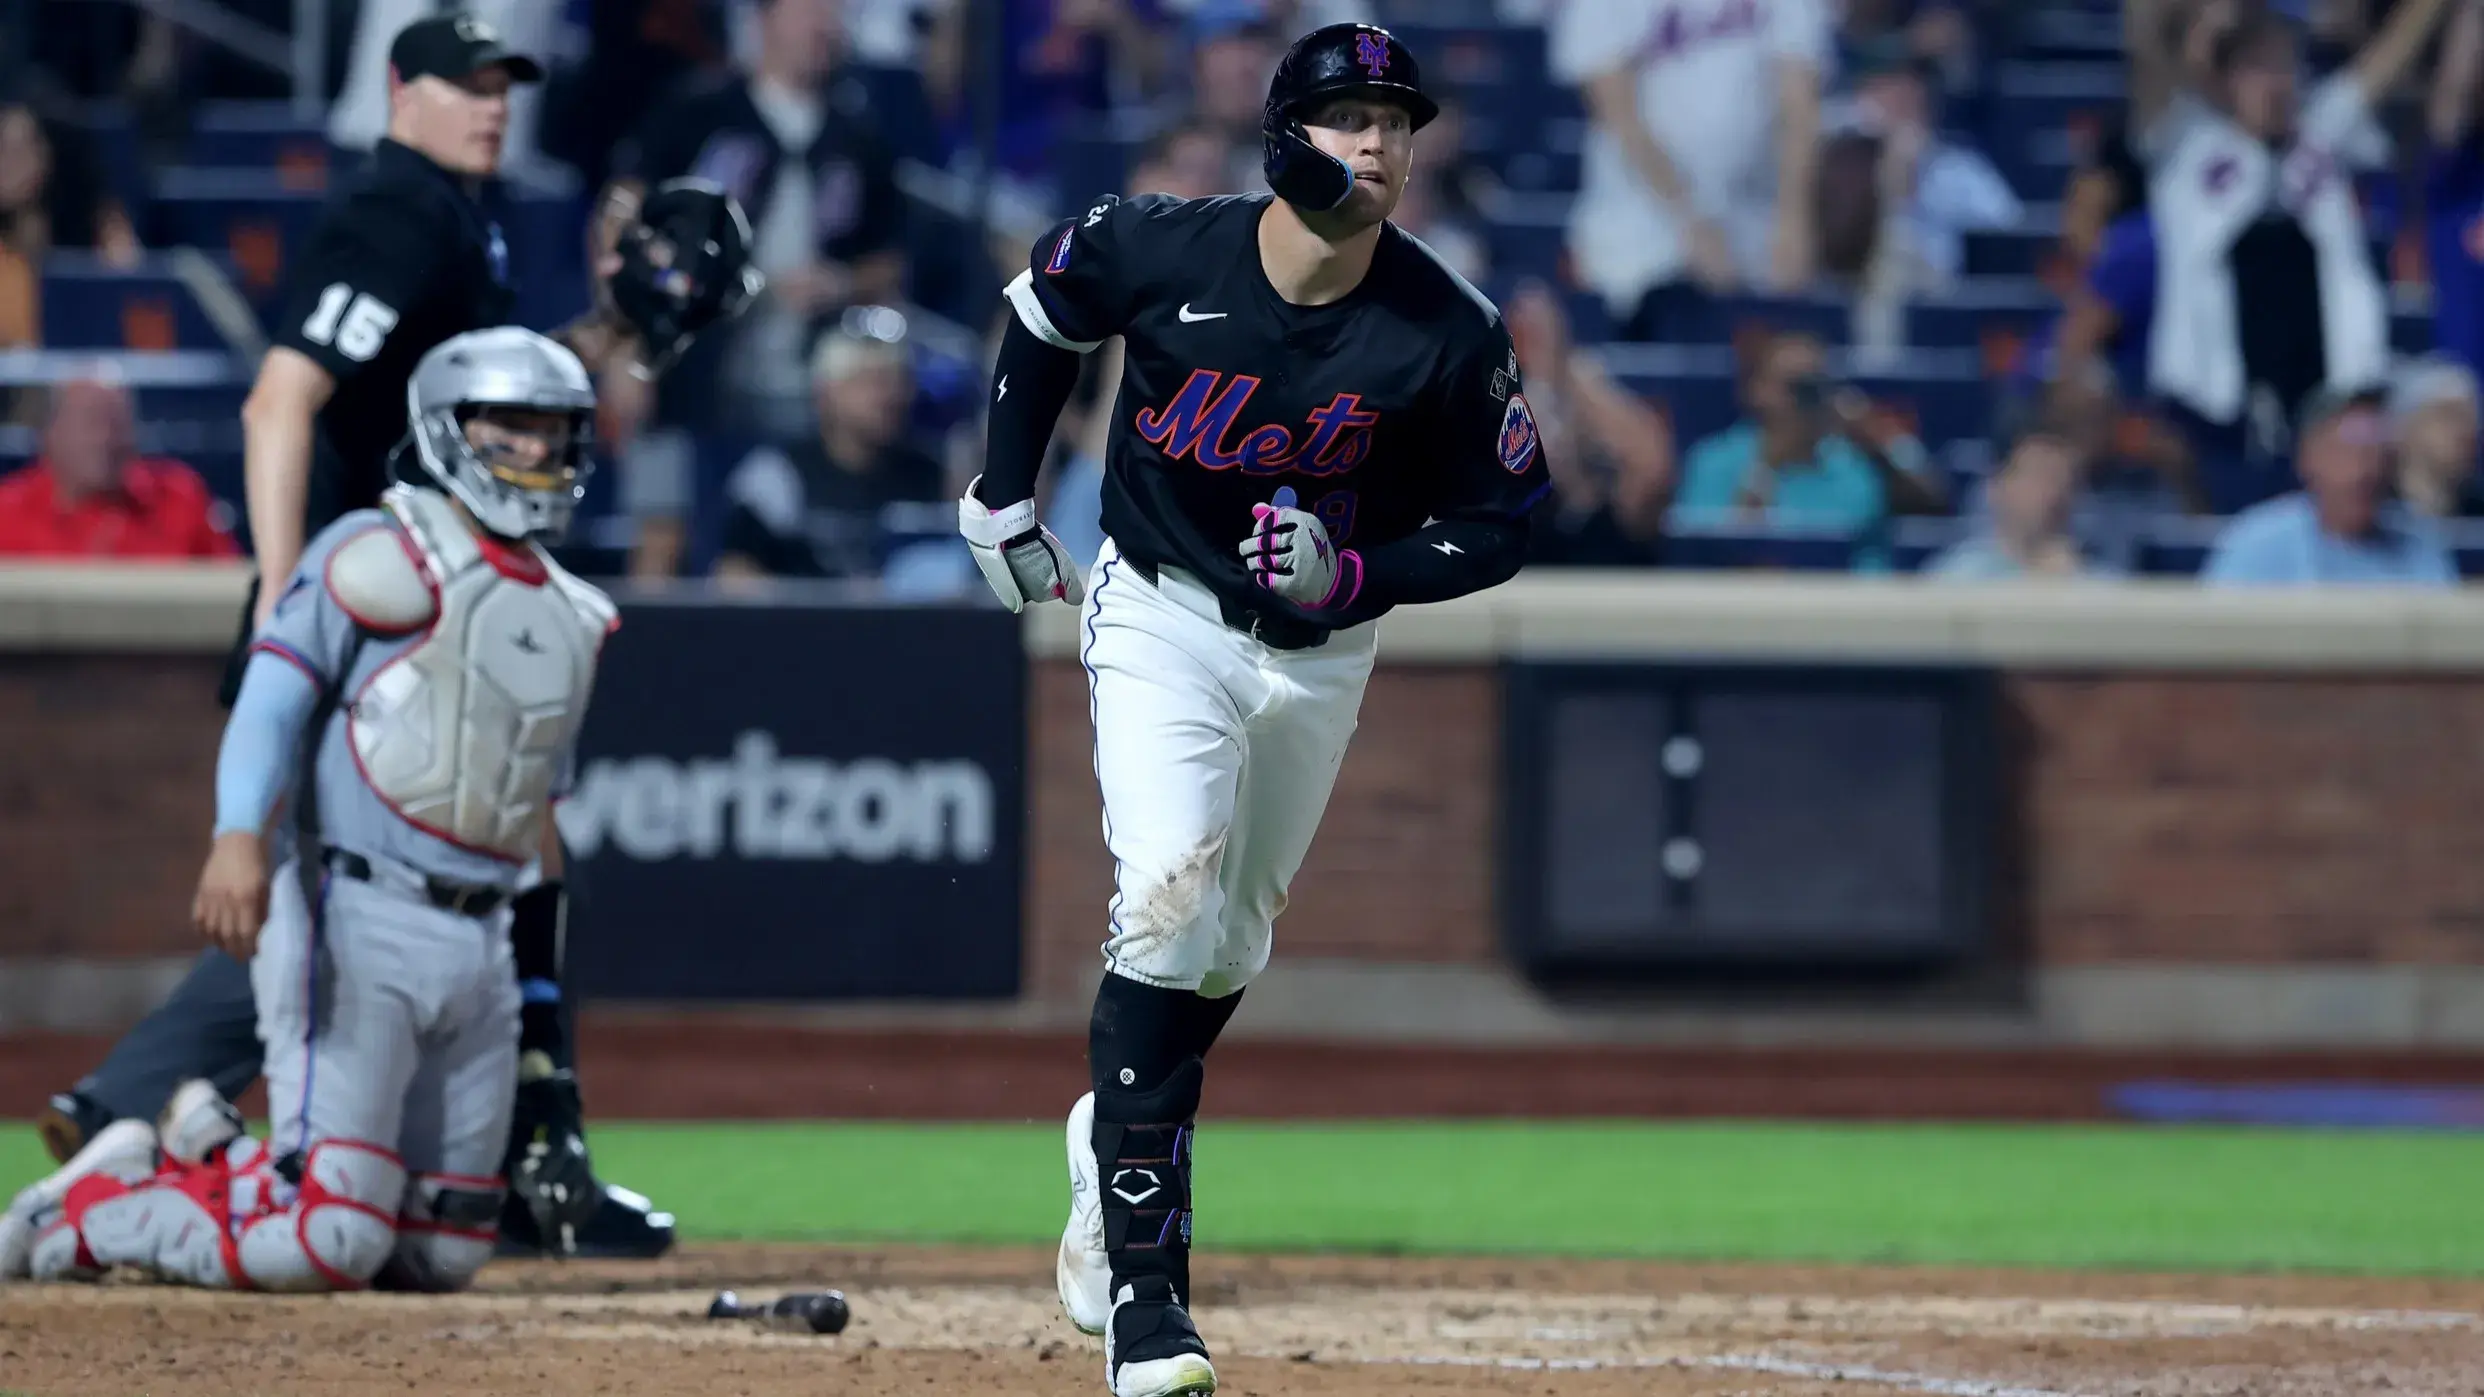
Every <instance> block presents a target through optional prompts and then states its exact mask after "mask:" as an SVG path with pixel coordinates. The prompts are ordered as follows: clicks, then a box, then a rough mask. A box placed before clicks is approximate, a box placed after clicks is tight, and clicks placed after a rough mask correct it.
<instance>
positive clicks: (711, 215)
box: [36, 180, 761, 1256]
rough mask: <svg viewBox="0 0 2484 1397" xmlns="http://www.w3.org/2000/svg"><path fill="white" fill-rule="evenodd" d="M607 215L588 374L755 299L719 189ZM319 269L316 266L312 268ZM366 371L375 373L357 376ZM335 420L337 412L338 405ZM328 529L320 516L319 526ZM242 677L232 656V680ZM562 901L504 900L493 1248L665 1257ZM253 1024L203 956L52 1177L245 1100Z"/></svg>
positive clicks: (53, 1113) (571, 335) (100, 1089)
mask: <svg viewBox="0 0 2484 1397" xmlns="http://www.w3.org/2000/svg"><path fill="white" fill-rule="evenodd" d="M364 202H366V203H367V202H369V201H368V200H365V201H364ZM604 215H605V217H604V223H603V224H602V225H601V226H600V227H599V229H598V232H597V239H596V243H597V249H598V266H597V278H596V309H595V312H594V313H593V314H591V315H590V316H588V317H586V318H585V319H583V320H581V321H580V322H578V323H577V324H575V325H572V326H570V327H568V328H567V329H565V330H563V331H562V332H561V334H560V336H559V337H558V338H560V339H561V340H562V342H563V343H564V344H566V345H567V346H568V347H569V348H571V349H574V350H576V351H577V352H578V354H579V355H580V357H581V358H582V360H584V361H585V362H587V363H589V364H590V365H591V364H594V363H596V362H598V361H601V360H604V359H607V358H609V357H611V356H613V355H615V354H619V353H625V352H626V353H628V354H630V355H631V356H632V357H634V358H635V359H636V360H637V361H638V362H640V363H641V364H643V365H644V367H645V370H646V372H647V373H648V374H650V375H653V374H657V373H661V372H662V371H663V370H664V369H665V368H666V367H667V366H669V365H670V364H671V363H672V362H673V361H674V360H675V359H677V358H678V357H679V356H680V355H681V354H682V353H683V352H684V350H685V349H686V348H687V347H688V346H689V345H690V343H691V342H692V341H693V340H694V339H695V338H697V337H698V336H699V335H700V334H701V333H703V332H704V331H706V330H708V329H710V328H712V327H713V326H715V325H718V324H720V323H722V322H724V321H727V320H730V319H731V318H732V317H734V316H735V315H737V314H739V313H740V312H741V310H742V309H743V308H744V307H746V306H747V305H748V304H749V303H750V301H751V298H752V297H753V296H754V295H755V294H756V293H757V291H758V289H759V286H760V284H761V278H760V275H759V273H758V271H757V269H756V268H754V267H752V266H751V263H750V247H751V236H750V227H749V223H748V220H747V219H746V218H745V217H744V215H743V213H742V210H741V208H740V207H739V206H738V205H737V204H736V203H735V202H734V201H733V199H732V198H731V197H730V196H729V195H727V194H725V193H724V192H723V191H722V190H721V189H718V188H717V187H715V186H714V185H711V184H705V183H702V182H700V181H696V180H676V181H673V182H672V183H670V184H666V185H663V186H661V187H659V188H658V189H656V190H655V191H653V192H652V193H650V194H648V195H647V196H646V198H645V199H644V201H643V202H641V201H640V200H638V199H637V198H636V197H635V196H629V197H616V198H615V199H614V200H611V201H608V203H607V206H606V208H605V211H604ZM336 217H337V218H338V219H339V220H343V221H345V222H347V223H351V222H353V220H354V219H356V218H361V219H362V220H363V221H365V222H374V223H378V224H381V225H386V224H387V223H388V221H389V220H390V219H393V218H399V217H401V214H400V213H399V212H398V211H397V210H396V206H394V205H386V206H384V207H382V206H374V208H372V209H365V208H364V207H363V205H362V204H360V203H357V202H356V201H355V200H353V199H348V200H347V201H346V202H345V203H344V204H343V205H341V206H340V211H339V212H338V213H337V214H336ZM349 241H350V240H349ZM318 260H319V259H318V258H317V257H316V256H313V257H312V258H311V259H310V263H311V264H316V263H317V262H318ZM311 264H306V266H305V268H304V269H303V275H302V280H303V283H304V285H305V286H306V287H308V288H309V291H311V292H315V291H317V289H318V287H319V285H320V283H321V280H322V278H323V277H325V276H326V275H328V273H326V272H325V271H322V270H320V268H319V267H318V266H317V265H311ZM340 274H341V273H340ZM364 280H368V277H365V278H364ZM305 294H308V293H307V292H306V293H305ZM485 323H487V324H488V323H490V322H485ZM475 328H480V327H479V326H478V327H475ZM434 347H436V346H434ZM383 357H385V356H383ZM419 362H420V360H419V358H415V359H412V360H409V361H408V364H407V367H406V368H405V369H401V370H399V371H398V372H400V373H408V372H409V371H410V370H411V368H412V367H413V365H414V364H416V363H419ZM333 366H334V367H335V368H336V370H337V371H338V372H340V373H341V372H345V371H346V370H347V369H348V368H350V367H351V365H350V364H349V363H348V362H347V361H344V360H337V361H335V363H334V365H333ZM360 372H363V373H369V372H371V370H370V369H369V368H368V366H365V367H364V368H363V369H362V370H360ZM396 393H397V396H396V397H395V398H393V399H391V400H389V401H388V402H387V406H386V408H385V409H384V411H385V412H386V413H387V414H388V416H389V417H390V418H393V417H394V416H395V414H396V413H397V412H398V411H399V410H400V409H399V407H398V406H397V404H398V403H399V402H401V401H402V394H403V389H402V387H400V388H399V389H397V390H396ZM331 409H332V410H341V409H340V408H339V405H337V404H333V403H332V404H331ZM379 425H380V424H366V425H364V426H362V427H361V431H362V434H363V435H366V436H368V435H372V434H373V432H372V428H373V427H377V426H379ZM380 449H381V450H382V451H384V450H385V448H380ZM377 464H378V463H376V462H375V465H377ZM387 474H388V473H387V471H386V470H385V469H378V470H374V471H373V475H374V476H375V477H377V478H378V479H379V480H380V481H382V482H383V483H384V481H385V480H386V479H387ZM378 488H380V487H379V486H377V485H375V486H374V487H373V494H372V495H371V496H369V497H367V498H363V499H359V500H349V501H348V502H349V503H350V504H359V505H371V504H376V503H377V502H378V499H377V493H376V492H377V490H378ZM326 519H327V516H320V517H318V518H316V519H315V520H314V523H315V524H321V523H325V522H326ZM246 645H247V640H245V647H246ZM240 667H241V662H240V661H236V663H235V666H234V669H235V673H236V675H238V674H239V672H240ZM566 905H567V898H566V888H565V886H564V881H563V879H562V876H561V869H560V865H559V864H558V863H557V862H554V863H552V864H550V865H548V866H547V867H546V869H545V870H544V871H543V872H542V874H541V875H540V876H539V877H531V878H529V879H528V880H527V886H526V887H525V890H524V891H523V892H521V893H520V894H519V895H518V896H517V898H516V899H515V901H514V903H513V910H512V925H513V933H512V934H513V937H514V939H515V943H516V947H517V958H516V974H517V977H518V980H519V982H520V985H521V988H522V991H523V995H524V1006H523V1008H522V1010H521V1017H522V1023H523V1032H524V1040H523V1044H522V1047H523V1050H524V1051H523V1054H522V1056H521V1058H520V1060H519V1066H518V1072H519V1088H518V1110H517V1118H516V1122H515V1125H514V1127H513V1130H512V1133H511V1137H510V1140H509V1150H508V1158H507V1161H506V1173H507V1176H508V1178H509V1182H510V1192H509V1199H508V1205H507V1207H506V1209H505V1210H504V1212H503V1214H502V1217H501V1222H500V1237H501V1250H502V1251H503V1252H504V1253H508V1252H518V1253H528V1252H537V1251H546V1250H550V1251H559V1252H563V1253H575V1254H580V1255H590V1256H657V1255H661V1254H662V1253H663V1252H665V1251H666V1250H668V1249H669V1248H670V1247H671V1245H672V1242H673V1224H672V1218H671V1217H670V1215H668V1214H665V1213H661V1212H656V1211H653V1210H652V1209H651V1207H650V1206H649V1204H648V1202H647V1200H646V1199H645V1198H643V1197H641V1196H639V1195H638V1194H635V1193H632V1192H630V1191H629V1190H627V1189H623V1188H618V1187H613V1186H610V1185H607V1184H604V1183H602V1182H601V1181H599V1180H598V1179H596V1177H595V1176H594V1172H593V1167H592V1162H591V1160H590V1158H589V1155H588V1152H587V1145H586V1136H585V1126H584V1123H583V1120H582V1117H581V1111H580V1102H579V1096H578V1086H577V1081H576V1078H575V1075H574V1073H573V1070H572V1068H571V1066H570V1058H571V1046H572V1045H571V1041H570V1036H569V1033H568V1032H567V1028H568V1025H567V1023H566V1010H567V1007H568V1006H567V1005H566V1004H564V1002H563V997H562V993H561V985H560V944H561V931H562V922H563V918H564V913H565V908H566ZM254 1025H255V1011H254V1009H253V1007H252V995H251V983H250V977H249V975H248V973H247V971H245V970H244V968H243V967H242V965H241V964H240V962H238V961H236V960H234V959H233V958H232V957H230V956H227V955H225V954H224V953H223V952H221V951H214V950H211V951H208V952H206V953H205V954H203V955H201V956H200V957H199V958H198V960H197V961H196V962H195V963H194V964H193V966H192V967H191V970H190V974H189V976H188V977H187V978H186V979H184V980H183V981H182V983H181V985H180V986H179V987H178V988H176V989H175V990H174V991H173V994H172V996H171V998H169V999H167V1000H166V1001H165V1002H164V1003H163V1004H162V1005H160V1006H158V1007H157V1009H156V1010H155V1011H154V1012H153V1013H151V1014H149V1015H148V1016H147V1017H146V1018H145V1019H144V1020H142V1021H140V1022H139V1023H138V1025H137V1026H136V1027H134V1028H132V1029H131V1030H130V1031H129V1033H128V1034H127V1035H126V1036H125V1037H123V1038H122V1039H121V1041H120V1042H119V1043H117V1044H115V1045H114V1047H113V1049H112V1052H111V1053H110V1054H109V1055H108V1056H107V1057H106V1058H105V1059H104V1061H103V1063H102V1064H101V1065H100V1066H99V1067H97V1068H96V1070H95V1071H94V1072H93V1073H91V1074H90V1075H88V1076H87V1077H86V1078H85V1079H84V1080H82V1081H80V1082H79V1083H78V1084H77V1085H76V1087H75V1088H74V1089H72V1090H69V1091H64V1092H60V1093H58V1094H56V1095H54V1096H53V1097H52V1099H51V1103H50V1105H49V1106H48V1107H47V1108H46V1109H45V1110H44V1111H43V1112H42V1114H41V1115H40V1116H39V1117H38V1118H37V1121H36V1128H37V1130H38V1131H39V1132H40V1133H41V1135H42V1137H43V1142H44V1145H45V1147H46V1148H47V1149H49V1150H50V1151H51V1154H52V1157H53V1158H54V1159H56V1160H59V1161H61V1163H62V1164H63V1166H64V1167H63V1169H62V1171H61V1173H60V1174H58V1175H55V1176H54V1180H53V1181H47V1182H56V1181H58V1180H61V1179H65V1178H66V1177H68V1176H71V1175H75V1174H77V1173H80V1172H84V1171H87V1170H89V1169H90V1168H91V1167H92V1166H93V1165H94V1164H95V1163H96V1161H98V1160H102V1159H109V1158H112V1157H113V1156H114V1155H115V1153H116V1152H118V1151H122V1150H125V1149H126V1148H127V1147H128V1143H129V1141H130V1140H131V1139H132V1138H133V1135H134V1128H133V1129H120V1130H115V1129H114V1127H115V1125H116V1123H118V1122H120V1121H123V1120H132V1121H136V1122H141V1123H143V1122H145V1121H147V1120H149V1119H160V1120H161V1121H166V1122H168V1121H169V1120H170V1119H171V1118H172V1117H173V1115H175V1114H176V1113H178V1112H184V1111H188V1110H191V1109H194V1108H197V1107H198V1104H199V1103H200V1102H201V1101H203V1100H208V1099H213V1096H214V1095H218V1094H220V1095H221V1096H231V1097H238V1096H239V1095H241V1093H242V1092H243V1091H244V1090H245V1089H246V1088H247V1087H248V1086H249V1084H250V1083H251V1082H252V1081H253V1080H254V1079H256V1078H257V1077H258V1076H259V1073H260V1056H261V1051H262V1047H261V1044H260V1042H259V1039H258V1037H257V1035H256V1032H255V1029H254ZM189 1078H204V1079H207V1080H208V1081H210V1082H212V1083H213V1084H214V1093H211V1095H210V1097H200V1096H198V1095H197V1094H196V1093H193V1094H192V1095H190V1096H189V1097H187V1098H183V1099H181V1100H178V1101H176V1100H173V1097H174V1089H175V1088H176V1087H177V1086H178V1085H180V1084H181V1083H182V1082H183V1081H184V1080H185V1079H189ZM165 1133H166V1134H168V1135H169V1134H171V1133H172V1132H171V1131H169V1130H167V1131H165ZM495 1172H498V1171H495Z"/></svg>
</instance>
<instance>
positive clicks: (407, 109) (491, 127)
mask: <svg viewBox="0 0 2484 1397" xmlns="http://www.w3.org/2000/svg"><path fill="white" fill-rule="evenodd" d="M397 100H398V102H399V104H400V106H399V108H398V111H399V114H400V117H401V120H402V123H403V125H404V126H405V128H406V135H407V144H409V145H411V146H413V147H414V148H415V149H416V150H419V151H421V152H422V153H423V154H425V155H427V156H430V157H431V158H432V159H433V160H434V161H436V162H438V164H439V165H440V167H441V168H442V169H445V170H453V171H455V172H456V173H458V174H461V175H475V176H488V175H491V174H494V173H496V172H498V170H499V169H500V145H501V141H502V139H503V138H504V137H506V136H507V134H508V131H509V70H508V69H506V68H497V67H495V68H484V69H481V70H479V71H476V72H473V73H469V74H467V75H466V76H465V77H463V78H459V79H457V80H456V81H454V82H452V81H450V80H449V79H447V78H439V77H429V76H426V77H419V78H416V79H415V80H413V81H412V82H409V83H402V84H400V85H399V86H398V88H397Z"/></svg>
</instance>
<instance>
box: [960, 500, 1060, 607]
mask: <svg viewBox="0 0 2484 1397" xmlns="http://www.w3.org/2000/svg"><path fill="white" fill-rule="evenodd" d="M982 480H983V477H982V476H976V477H975V478H974V480H972V481H970V482H968V483H967V486H966V494H965V495H964V497H962V498H961V499H959V500H958V502H957V531H958V532H959V533H961V534H964V535H965V536H966V546H967V548H968V549H970V550H972V551H973V553H974V555H975V566H976V567H979V568H981V569H983V580H984V581H986V582H989V583H991V584H992V592H993V594H994V595H995V596H998V597H999V598H1000V599H1001V605H1003V606H1005V607H1008V608H1009V609H1010V610H1011V611H1023V610H1025V609H1026V606H1027V604H1028V603H1029V602H1043V601H1065V602H1068V603H1069V604H1070V605H1072V606H1076V605H1077V604H1078V603H1079V602H1081V601H1083V600H1085V598H1086V595H1087V588H1086V584H1085V582H1083V581H1082V580H1081V579H1080V578H1079V575H1078V566H1077V564H1075V563H1072V562H1071V561H1070V555H1069V550H1068V549H1066V548H1063V547H1062V546H1061V540H1059V539H1057V538H1055V537H1053V535H1052V530H1050V529H1047V528H1045V527H1044V526H1043V525H1041V524H1038V523H1036V522H1035V502H1034V501H1033V500H1020V501H1018V502H1017V503H1016V504H1013V505H1009V506H1007V507H1005V508H1002V509H986V508H984V507H983V501H981V500H978V499H976V498H975V486H976V485H978V484H980V483H982Z"/></svg>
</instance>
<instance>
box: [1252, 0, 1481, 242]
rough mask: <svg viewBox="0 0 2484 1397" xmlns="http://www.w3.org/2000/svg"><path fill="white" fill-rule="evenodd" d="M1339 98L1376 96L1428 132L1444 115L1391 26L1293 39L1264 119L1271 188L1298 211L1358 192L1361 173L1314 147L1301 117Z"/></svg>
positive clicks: (1336, 27) (1342, 27)
mask: <svg viewBox="0 0 2484 1397" xmlns="http://www.w3.org/2000/svg"><path fill="white" fill-rule="evenodd" d="M1339 97H1373V98H1378V99H1381V100H1383V101H1389V102H1394V103H1396V104H1397V105H1398V106H1401V107H1404V108H1405V109H1406V112H1407V114H1408V115H1409V116H1411V117H1412V118H1413V119H1414V129H1415V130H1417V131H1420V130H1422V129H1423V128H1424V127H1425V126H1426V125H1428V124H1430V122H1431V120H1432V118H1433V117H1436V116H1438V115H1440V104H1439V103H1437V102H1434V101H1433V100H1432V99H1431V98H1429V97H1426V96H1424V95H1423V69H1422V67H1421V65H1419V64H1417V63H1416V62H1415V57H1414V55H1413V54H1412V53H1409V52H1407V50H1406V46H1405V45H1404V44H1401V43H1399V42H1398V41H1397V36H1396V35H1394V34H1391V33H1390V32H1389V31H1387V30H1386V29H1382V28H1380V27H1378V26H1377V25H1370V24H1331V25H1327V26H1325V27H1323V28H1319V29H1314V30H1312V31H1311V32H1310V33H1308V34H1305V35H1303V36H1302V37H1301V38H1299V39H1297V40H1295V41H1294V46H1293V47H1292V48H1290V49H1287V50H1286V51H1285V58H1284V60H1283V61H1282V62H1280V63H1278V64H1277V70H1276V77H1275V78H1274V80H1272V81H1271V82H1270V83H1269V84H1268V106H1267V109H1266V111H1265V112H1264V113H1263V115H1262V117H1261V134H1262V136H1263V137H1264V138H1265V141H1264V145H1265V158H1266V166H1265V168H1266V173H1267V176H1268V187H1269V188H1270V189H1272V190H1274V191H1276V195H1277V197H1278V198H1280V199H1283V200H1284V201H1285V202H1287V203H1289V204H1292V205H1293V206H1294V207H1296V208H1298V209H1309V210H1312V211H1313V212H1320V211H1323V210H1327V209H1333V208H1335V207H1337V206H1338V205H1339V204H1342V203H1344V202H1345V201H1346V196H1347V195H1349V194H1352V193H1353V192H1354V171H1353V170H1351V169H1349V168H1348V167H1347V165H1346V163H1345V162H1344V161H1342V160H1339V159H1338V158H1337V157H1335V156H1333V155H1330V154H1328V153H1327V152H1325V151H1323V150H1321V149H1320V148H1319V147H1318V146H1315V145H1313V144H1311V135H1310V133H1309V132H1307V131H1305V130H1304V129H1303V124H1302V118H1303V116H1304V114H1305V113H1307V112H1310V111H1313V110H1315V109H1317V108H1318V107H1319V105H1320V104H1321V103H1323V102H1328V101H1331V100H1334V99H1336V98H1339Z"/></svg>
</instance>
